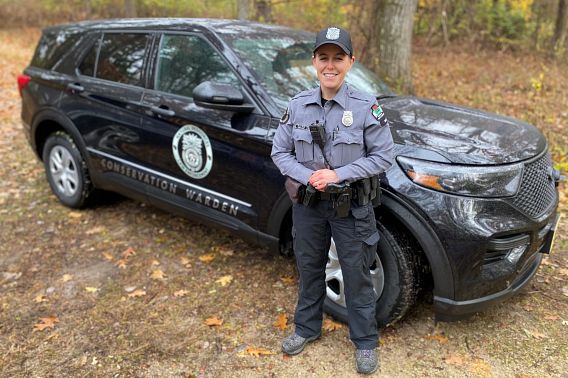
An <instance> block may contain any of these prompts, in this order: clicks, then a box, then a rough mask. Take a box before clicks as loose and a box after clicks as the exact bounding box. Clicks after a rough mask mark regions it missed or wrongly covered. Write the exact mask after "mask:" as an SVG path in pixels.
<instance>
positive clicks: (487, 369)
mask: <svg viewBox="0 0 568 378" xmlns="http://www.w3.org/2000/svg"><path fill="white" fill-rule="evenodd" d="M469 371H470V372H471V373H472V374H473V375H475V376H476V377H483V378H490V377H493V371H492V370H491V366H490V365H489V364H488V363H487V362H485V361H484V360H482V359H481V358H476V359H475V360H474V361H473V363H472V364H471V365H470V367H469Z"/></svg>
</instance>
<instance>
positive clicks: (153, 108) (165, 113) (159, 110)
mask: <svg viewBox="0 0 568 378" xmlns="http://www.w3.org/2000/svg"><path fill="white" fill-rule="evenodd" d="M150 110H151V111H152V112H153V113H156V114H159V115H163V116H167V117H173V116H175V115H176V112H174V111H173V110H171V109H168V108H160V107H159V106H151V107H150Z"/></svg>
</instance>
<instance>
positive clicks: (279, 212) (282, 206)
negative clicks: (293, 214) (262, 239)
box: [266, 191, 292, 238]
mask: <svg viewBox="0 0 568 378" xmlns="http://www.w3.org/2000/svg"><path fill="white" fill-rule="evenodd" d="M291 209H292V201H291V200H290V197H288V193H286V191H283V192H282V193H280V196H279V197H278V199H277V200H276V201H274V206H272V210H271V211H270V215H269V217H268V224H267V225H266V233H267V234H269V235H273V236H276V237H277V238H279V237H280V228H281V226H282V222H283V221H284V218H285V217H286V214H287V213H288V212H289V211H291Z"/></svg>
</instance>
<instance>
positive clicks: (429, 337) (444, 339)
mask: <svg viewBox="0 0 568 378" xmlns="http://www.w3.org/2000/svg"><path fill="white" fill-rule="evenodd" d="M424 338H425V339H426V340H434V341H437V342H439V343H440V344H446V343H447V342H448V338H447V337H446V336H444V335H426V336H424Z"/></svg>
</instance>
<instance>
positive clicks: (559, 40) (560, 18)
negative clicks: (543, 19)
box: [552, 0, 568, 56]
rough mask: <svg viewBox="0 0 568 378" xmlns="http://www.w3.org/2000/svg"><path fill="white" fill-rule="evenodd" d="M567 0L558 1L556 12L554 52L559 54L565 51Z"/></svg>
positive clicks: (555, 54)
mask: <svg viewBox="0 0 568 378" xmlns="http://www.w3.org/2000/svg"><path fill="white" fill-rule="evenodd" d="M567 5H568V2H567V1H566V0H560V1H559V2H558V13H557V14H556V25H555V28H554V37H552V53H553V55H554V56H558V55H560V54H562V53H563V52H564V41H565V40H566V21H567V18H568V9H567V8H566V6H567Z"/></svg>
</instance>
